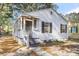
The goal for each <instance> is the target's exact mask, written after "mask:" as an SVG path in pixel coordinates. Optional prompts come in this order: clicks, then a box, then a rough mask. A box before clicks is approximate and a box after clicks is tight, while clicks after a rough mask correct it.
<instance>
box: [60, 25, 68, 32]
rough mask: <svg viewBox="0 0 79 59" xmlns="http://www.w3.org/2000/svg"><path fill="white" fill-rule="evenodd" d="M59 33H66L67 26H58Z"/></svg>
mask: <svg viewBox="0 0 79 59" xmlns="http://www.w3.org/2000/svg"><path fill="white" fill-rule="evenodd" d="M60 32H61V33H67V25H65V24H61V25H60Z"/></svg>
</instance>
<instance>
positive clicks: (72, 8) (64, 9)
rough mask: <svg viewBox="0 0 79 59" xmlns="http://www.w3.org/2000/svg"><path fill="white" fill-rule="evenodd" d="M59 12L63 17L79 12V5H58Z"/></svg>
mask: <svg viewBox="0 0 79 59" xmlns="http://www.w3.org/2000/svg"><path fill="white" fill-rule="evenodd" d="M57 5H58V10H57V11H58V12H59V13H62V14H63V15H65V14H69V13H72V12H76V13H78V12H79V3H58V4H57Z"/></svg>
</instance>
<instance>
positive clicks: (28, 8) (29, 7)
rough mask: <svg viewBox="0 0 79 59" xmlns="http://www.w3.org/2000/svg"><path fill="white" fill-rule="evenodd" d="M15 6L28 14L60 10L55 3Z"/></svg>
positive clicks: (20, 4) (16, 4)
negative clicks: (37, 11) (46, 10)
mask: <svg viewBox="0 0 79 59" xmlns="http://www.w3.org/2000/svg"><path fill="white" fill-rule="evenodd" d="M13 5H15V6H16V7H17V9H19V10H24V11H26V12H31V11H36V10H40V9H45V8H52V9H54V10H57V8H58V6H57V5H56V4H53V3H19V4H18V3H15V4H13Z"/></svg>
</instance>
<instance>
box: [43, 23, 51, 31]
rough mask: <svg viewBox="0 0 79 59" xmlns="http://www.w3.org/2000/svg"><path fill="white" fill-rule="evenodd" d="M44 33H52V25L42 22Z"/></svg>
mask: <svg viewBox="0 0 79 59" xmlns="http://www.w3.org/2000/svg"><path fill="white" fill-rule="evenodd" d="M42 33H52V23H48V22H42Z"/></svg>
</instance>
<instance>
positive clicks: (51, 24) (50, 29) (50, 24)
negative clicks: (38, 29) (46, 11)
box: [50, 23, 52, 33]
mask: <svg viewBox="0 0 79 59" xmlns="http://www.w3.org/2000/svg"><path fill="white" fill-rule="evenodd" d="M50 33H52V23H50Z"/></svg>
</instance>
